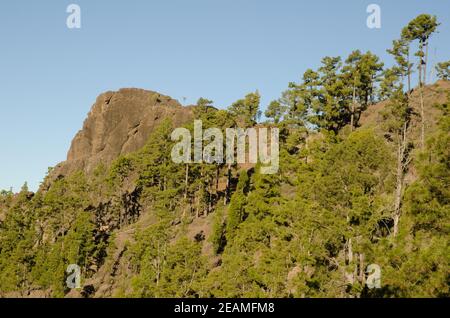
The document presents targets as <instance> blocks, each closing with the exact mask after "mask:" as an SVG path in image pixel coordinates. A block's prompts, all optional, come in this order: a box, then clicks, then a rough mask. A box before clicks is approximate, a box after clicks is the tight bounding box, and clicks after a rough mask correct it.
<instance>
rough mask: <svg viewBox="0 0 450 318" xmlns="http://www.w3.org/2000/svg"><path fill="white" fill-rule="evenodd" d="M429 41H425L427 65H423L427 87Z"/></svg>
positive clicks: (424, 83) (424, 80) (424, 81)
mask: <svg viewBox="0 0 450 318" xmlns="http://www.w3.org/2000/svg"><path fill="white" fill-rule="evenodd" d="M427 65H428V40H426V41H425V64H424V65H423V85H427Z"/></svg>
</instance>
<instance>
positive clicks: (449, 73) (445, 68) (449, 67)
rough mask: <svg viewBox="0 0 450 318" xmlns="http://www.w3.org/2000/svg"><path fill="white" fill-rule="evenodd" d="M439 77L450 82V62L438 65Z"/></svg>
mask: <svg viewBox="0 0 450 318" xmlns="http://www.w3.org/2000/svg"><path fill="white" fill-rule="evenodd" d="M436 71H437V77H438V78H440V79H443V80H446V81H448V80H450V61H446V62H441V63H437V65H436Z"/></svg>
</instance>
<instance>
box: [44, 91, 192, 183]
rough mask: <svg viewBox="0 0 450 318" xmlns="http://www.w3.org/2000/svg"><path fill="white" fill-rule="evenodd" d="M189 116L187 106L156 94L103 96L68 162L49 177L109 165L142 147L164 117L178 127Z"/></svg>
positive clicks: (85, 123) (68, 157)
mask: <svg viewBox="0 0 450 318" xmlns="http://www.w3.org/2000/svg"><path fill="white" fill-rule="evenodd" d="M192 117H193V114H192V109H191V108H190V107H183V106H181V104H180V103H179V102H178V101H176V100H174V99H172V98H170V97H168V96H164V95H161V94H159V93H156V92H152V91H147V90H143V89H136V88H124V89H121V90H119V91H117V92H111V91H110V92H106V93H103V94H101V95H100V96H98V98H97V100H96V102H95V104H94V105H93V106H92V108H91V111H90V112H89V114H88V117H87V119H86V120H85V121H84V124H83V128H82V130H80V131H79V132H78V133H77V134H76V136H75V138H74V139H73V141H72V145H71V147H70V150H69V152H68V154H67V160H66V161H65V162H62V163H60V164H58V165H57V166H56V167H55V169H54V170H53V172H52V176H54V178H56V177H58V176H60V175H67V174H69V173H72V172H74V171H77V170H84V171H85V172H91V171H92V170H93V169H94V168H95V167H96V166H97V165H98V164H99V163H101V162H103V163H105V164H108V163H110V162H111V161H113V160H114V159H116V158H117V157H118V156H119V155H121V154H126V153H130V152H133V151H136V150H138V149H139V148H141V147H142V146H144V144H145V143H146V141H147V139H148V137H149V135H150V133H151V132H152V131H153V130H154V129H155V128H156V127H157V126H158V125H159V124H160V123H161V122H162V121H163V120H164V119H165V118H171V119H172V122H173V125H174V127H177V126H180V125H183V124H184V123H186V122H187V121H189V120H190V119H192ZM52 179H53V178H52Z"/></svg>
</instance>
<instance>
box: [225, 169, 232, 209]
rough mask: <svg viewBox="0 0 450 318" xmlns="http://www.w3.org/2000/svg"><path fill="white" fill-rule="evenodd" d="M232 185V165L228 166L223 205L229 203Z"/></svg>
mask: <svg viewBox="0 0 450 318" xmlns="http://www.w3.org/2000/svg"><path fill="white" fill-rule="evenodd" d="M230 183H231V164H228V169H227V188H226V190H225V197H224V199H223V204H224V205H226V204H227V203H228V197H229V195H230V186H231V185H230Z"/></svg>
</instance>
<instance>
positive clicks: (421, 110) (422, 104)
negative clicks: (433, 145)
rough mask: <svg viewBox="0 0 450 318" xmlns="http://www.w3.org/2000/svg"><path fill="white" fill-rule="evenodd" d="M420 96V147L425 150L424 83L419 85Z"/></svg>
mask: <svg viewBox="0 0 450 318" xmlns="http://www.w3.org/2000/svg"><path fill="white" fill-rule="evenodd" d="M419 96H420V118H421V122H420V124H421V129H420V148H421V149H422V150H423V149H424V148H425V112H424V102H423V90H422V85H420V86H419Z"/></svg>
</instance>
